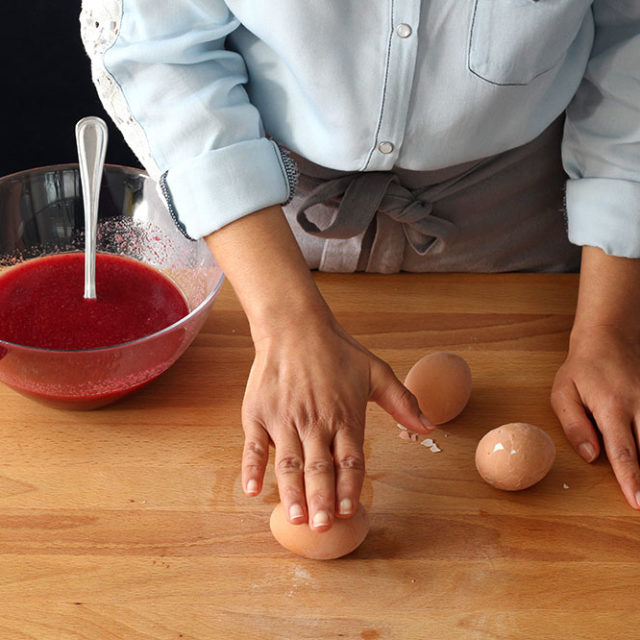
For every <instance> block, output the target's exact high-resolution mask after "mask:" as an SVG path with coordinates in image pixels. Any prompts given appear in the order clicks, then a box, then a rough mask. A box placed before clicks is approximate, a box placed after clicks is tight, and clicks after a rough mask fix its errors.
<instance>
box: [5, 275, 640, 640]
mask: <svg viewBox="0 0 640 640" xmlns="http://www.w3.org/2000/svg"><path fill="white" fill-rule="evenodd" d="M316 280H317V282H318V285H319V286H320V288H321V290H322V292H323V293H324V295H325V297H326V298H327V300H328V301H329V303H330V305H331V306H332V308H333V309H334V311H335V313H336V315H337V317H338V319H339V320H340V321H341V322H342V323H343V325H344V326H345V327H346V328H347V329H348V330H349V331H350V332H351V333H352V334H353V335H354V336H355V337H356V338H357V339H358V340H360V341H361V342H362V343H363V344H364V345H365V346H367V347H368V348H370V349H371V350H372V351H373V352H375V353H376V354H378V355H379V356H381V357H382V358H384V359H385V360H387V361H388V362H389V363H390V364H391V366H392V367H393V368H394V370H395V371H396V373H397V375H398V376H399V377H400V378H403V377H404V375H405V374H406V372H407V371H408V369H409V368H410V366H411V365H412V364H413V363H414V362H415V361H416V360H417V359H418V358H419V357H420V356H422V355H424V354H425V353H427V352H429V351H433V350H450V351H455V352H457V353H459V354H461V355H462V356H463V357H464V358H465V359H466V360H467V361H468V363H469V365H470V367H471V370H472V372H473V377H474V387H473V392H472V397H471V401H470V403H469V405H468V406H467V408H466V410H465V411H464V413H463V414H462V415H461V416H460V417H459V418H457V419H456V420H455V421H454V422H452V423H450V424H449V425H446V426H445V427H442V428H440V429H438V430H437V431H436V433H435V435H434V436H433V439H434V440H435V441H436V442H437V443H438V445H439V446H440V448H441V449H442V451H441V452H440V453H432V452H431V451H430V450H429V449H428V448H426V447H424V446H421V445H419V444H416V443H412V442H407V441H405V440H402V439H401V438H399V437H398V433H399V430H398V428H397V427H396V425H395V423H394V421H393V420H392V419H391V418H390V417H389V416H388V415H387V414H385V413H384V412H383V411H382V410H381V409H380V408H379V407H377V406H375V405H373V404H371V405H369V408H368V422H367V433H366V442H365V452H366V459H367V465H368V473H367V479H366V482H365V486H364V490H363V498H362V500H363V503H364V504H365V506H366V507H367V508H368V510H369V512H370V515H371V519H372V527H371V531H370V533H369V536H368V537H367V539H366V540H365V542H364V543H363V545H362V546H361V547H360V548H359V549H358V550H357V551H356V552H354V553H353V554H351V555H350V556H347V557H346V558H343V559H340V560H336V561H329V562H322V561H310V560H305V559H302V558H299V557H297V556H293V555H291V554H290V553H289V552H287V551H286V550H284V549H283V548H281V547H280V546H279V545H278V544H277V543H276V542H275V541H274V540H273V538H272V537H271V534H270V532H269V525H268V518H269V514H270V512H271V510H272V508H273V506H274V504H275V503H276V502H277V500H278V496H277V488H276V485H275V482H274V478H273V471H272V469H271V468H269V471H268V479H267V482H266V487H265V490H264V492H263V494H262V495H261V496H259V497H257V498H247V497H245V496H244V495H243V493H242V491H241V488H240V464H239V463H240V455H241V449H242V432H241V426H240V406H241V401H242V395H243V391H244V382H245V379H246V375H247V373H248V370H249V367H250V365H251V360H252V346H251V341H250V338H249V332H248V325H247V322H246V320H245V318H244V316H243V314H242V312H241V310H240V308H239V305H238V303H237V301H236V299H235V297H234V295H233V293H232V291H231V289H230V287H229V286H228V285H227V284H225V285H224V287H223V290H222V292H221V294H220V296H219V298H218V300H217V301H216V303H215V305H214V307H213V310H212V313H211V315H210V317H209V319H208V321H207V324H206V325H205V327H204V329H203V331H202V332H201V334H200V335H199V336H198V337H197V339H196V340H195V342H194V344H193V345H192V346H191V347H190V349H189V350H188V351H187V352H186V353H185V355H184V356H183V357H182V358H181V359H180V360H179V361H178V362H177V363H176V364H175V365H174V367H173V368H172V369H171V370H170V371H168V372H167V373H166V374H164V375H163V376H162V377H161V378H159V379H158V380H156V381H155V382H154V383H152V384H151V385H149V386H148V387H146V388H145V389H143V390H142V391H140V392H139V393H137V394H136V395H134V396H131V397H130V398H128V399H125V400H124V401H121V402H120V403H117V404H114V405H112V406H110V407H106V408H103V409H99V410H96V411H93V412H68V411H59V410H54V409H49V408H47V407H44V406H41V405H39V404H36V403H34V402H33V401H32V400H28V399H26V398H23V397H22V396H20V395H18V394H16V393H15V392H14V391H12V390H10V389H9V388H7V387H5V386H3V385H0V407H1V409H0V639H2V640H4V639H7V640H9V639H10V640H26V639H29V640H31V639H37V640H80V639H82V640H85V639H86V640H102V639H109V640H112V639H126V640H143V639H144V640H177V639H184V640H195V639H197V640H216V639H218V638H221V639H222V638H224V639H227V638H230V639H235V638H238V639H244V638H264V639H270V638H285V639H296V640H298V639H300V640H302V639H314V640H323V639H334V638H357V639H362V640H375V639H379V638H380V639H382V638H384V639H387V638H389V639H396V638H397V639H400V640H404V639H413V638H420V639H422V638H435V639H464V640H476V639H478V640H485V639H500V640H530V639H532V638H545V639H548V638H558V639H562V640H578V639H592V638H597V639H599V640H603V639H609V638H610V639H618V638H625V639H629V638H640V632H638V631H637V627H638V623H639V622H640V614H639V613H638V610H639V607H638V592H639V589H638V588H639V586H640V560H639V559H640V520H639V517H640V514H638V513H636V512H634V511H633V510H632V509H630V507H628V506H627V504H626V502H625V501H624V499H623V497H622V494H621V493H620V491H619V489H618V487H617V485H616V483H615V480H614V478H613V475H612V472H611V469H610V467H609V465H608V463H607V461H606V460H604V459H602V460H599V461H597V462H596V463H594V464H593V465H587V464H585V463H583V462H582V461H581V460H580V459H579V458H578V457H577V456H576V454H574V453H573V451H572V450H571V448H570V447H569V445H568V443H567V442H566V440H565V439H564V436H563V434H562V431H561V428H560V426H559V423H558V422H557V420H556V419H555V417H554V415H553V412H552V410H551V408H550V405H549V390H550V387H551V383H552V380H553V376H554V373H555V371H556V369H557V367H558V366H559V365H560V364H561V362H562V360H563V358H564V355H565V350H566V345H567V339H568V333H569V329H570V326H571V321H572V312H573V308H574V304H575V297H576V284H577V278H576V276H574V275H566V274H563V275H539V274H518V275H515V274H509V275H489V276H484V275H472V276H468V275H467V276H462V275H453V274H448V275H408V274H402V275H393V276H377V275H363V274H359V275H355V276H354V275H350V276H345V275H329V274H322V275H318V276H317V278H316ZM284 303H286V302H284ZM511 421H523V422H530V423H533V424H536V425H538V426H540V427H542V428H544V429H545V430H547V432H548V433H549V434H550V435H551V436H552V437H553V439H554V441H555V442H556V446H557V449H558V456H557V459H556V462H555V465H554V467H553V469H552V470H551V472H550V474H549V475H548V476H547V477H546V478H545V479H544V480H543V481H542V482H541V483H539V484H538V485H536V486H534V487H532V488H531V489H528V490H526V491H522V492H519V493H504V492H500V491H498V490H496V489H493V488H491V487H489V486H488V485H486V484H485V483H483V482H482V481H481V480H480V478H479V476H478V475H477V473H476V471H475V467H474V461H473V456H474V451H475V446H476V443H477V441H478V440H479V439H480V437H481V436H482V435H483V434H484V433H485V432H486V431H487V430H489V429H491V428H493V427H495V426H498V425H500V424H503V423H505V422H511Z"/></svg>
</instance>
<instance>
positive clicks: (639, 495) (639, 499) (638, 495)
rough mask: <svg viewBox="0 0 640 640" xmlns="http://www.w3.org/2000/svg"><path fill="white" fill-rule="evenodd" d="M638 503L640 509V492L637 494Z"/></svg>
mask: <svg viewBox="0 0 640 640" xmlns="http://www.w3.org/2000/svg"><path fill="white" fill-rule="evenodd" d="M636 502H637V503H638V507H640V491H638V493H636Z"/></svg>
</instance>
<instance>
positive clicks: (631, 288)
mask: <svg viewBox="0 0 640 640" xmlns="http://www.w3.org/2000/svg"><path fill="white" fill-rule="evenodd" d="M551 404H552V406H553V409H554V411H555V412H556V414H557V416H558V418H559V420H560V422H561V424H562V427H563V429H564V431H565V433H566V435H567V438H568V439H569V442H570V443H571V445H572V446H573V448H574V449H575V450H576V451H577V452H578V453H579V454H580V455H581V456H582V457H583V458H584V459H585V460H586V461H587V462H593V461H594V460H595V459H596V458H597V457H598V455H599V454H600V449H601V444H600V442H601V441H602V443H603V444H604V449H605V451H606V453H607V456H608V458H609V461H610V463H611V466H612V468H613V471H614V473H615V476H616V479H617V480H618V483H619V484H620V487H621V488H622V491H623V493H624V495H625V498H626V499H627V502H628V503H629V504H630V505H631V506H632V507H633V508H634V509H640V464H639V463H638V460H639V455H638V451H639V445H640V259H637V258H620V257H616V256H611V255H608V254H606V253H605V252H604V251H602V250H601V249H598V248H597V247H588V246H586V247H583V249H582V266H581V270H580V287H579V291H578V304H577V308H576V316H575V320H574V324H573V329H572V331H571V339H570V342H569V354H568V356H567V359H566V360H565V362H564V364H563V365H562V366H561V367H560V369H559V371H558V373H557V375H556V378H555V382H554V384H553V389H552V392H551ZM599 436H601V438H600V437H599Z"/></svg>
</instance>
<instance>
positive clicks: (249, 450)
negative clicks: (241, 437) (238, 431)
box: [244, 440, 266, 458]
mask: <svg viewBox="0 0 640 640" xmlns="http://www.w3.org/2000/svg"><path fill="white" fill-rule="evenodd" d="M244 453H245V456H247V457H255V458H264V457H265V455H266V451H265V448H264V446H263V445H262V444H261V443H259V442H257V441H256V440H247V441H246V442H245V444H244Z"/></svg>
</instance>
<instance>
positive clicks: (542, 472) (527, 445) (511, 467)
mask: <svg viewBox="0 0 640 640" xmlns="http://www.w3.org/2000/svg"><path fill="white" fill-rule="evenodd" d="M555 458H556V446H555V444H554V443H553V440H552V439H551V438H550V437H549V435H548V434H547V433H546V432H545V431H543V430H542V429H540V428H539V427H536V426H534V425H532V424H526V423H524V422H511V423H509V424H504V425H502V426H501V427H497V428H495V429H492V430H491V431H489V432H488V433H486V434H485V435H484V436H483V437H482V439H481V440H480V442H478V446H477V447H476V468H477V470H478V473H479V474H480V476H481V477H482V479H483V480H484V481H485V482H487V483H489V484H490V485H492V486H494V487H496V488H497V489H503V490H504V491H519V490H521V489H527V488H528V487H531V486H532V485H534V484H536V482H540V480H542V478H544V477H545V476H546V475H547V473H549V471H550V469H551V467H552V466H553V463H554V461H555Z"/></svg>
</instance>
